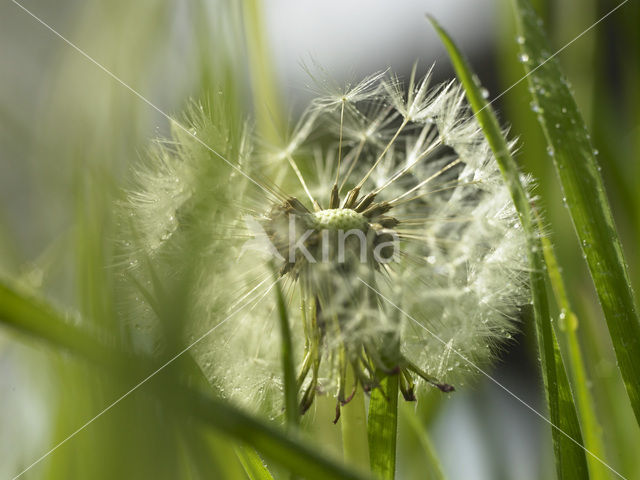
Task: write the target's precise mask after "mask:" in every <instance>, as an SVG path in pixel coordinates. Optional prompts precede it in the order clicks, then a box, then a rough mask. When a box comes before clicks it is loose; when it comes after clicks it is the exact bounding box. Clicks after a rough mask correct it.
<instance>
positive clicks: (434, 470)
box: [400, 402, 446, 480]
mask: <svg viewBox="0 0 640 480" xmlns="http://www.w3.org/2000/svg"><path fill="white" fill-rule="evenodd" d="M410 405H412V404H410V403H409V402H404V404H403V405H402V407H401V417H400V419H401V421H403V422H404V423H405V425H406V426H407V427H408V428H409V435H408V440H405V441H412V442H414V443H415V444H417V445H419V447H420V448H419V450H418V451H419V452H420V454H421V456H423V458H424V463H425V465H424V466H421V467H422V468H424V467H426V469H425V470H423V474H424V478H428V479H429V480H445V478H446V477H445V475H444V472H443V470H442V464H441V463H440V459H439V458H438V454H437V453H436V451H435V448H434V447H433V443H432V442H431V439H430V438H429V431H428V429H427V425H426V424H424V423H423V422H422V420H421V419H420V417H419V416H418V415H417V413H416V411H415V409H414V408H413V407H410Z"/></svg>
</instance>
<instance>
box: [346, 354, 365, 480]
mask: <svg viewBox="0 0 640 480" xmlns="http://www.w3.org/2000/svg"><path fill="white" fill-rule="evenodd" d="M354 383H355V375H354V373H353V369H352V367H351V365H349V366H348V367H347V377H346V382H345V384H346V386H347V387H349V386H351V385H354ZM340 424H341V426H342V453H343V455H344V460H345V462H346V463H347V465H350V466H352V467H354V468H357V469H358V470H360V471H363V472H369V471H370V470H369V442H368V439H367V412H366V409H365V405H364V393H363V392H362V388H357V390H356V393H355V395H354V396H353V398H352V399H351V401H350V402H349V403H347V404H346V405H342V406H341V408H340Z"/></svg>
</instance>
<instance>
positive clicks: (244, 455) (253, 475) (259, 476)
mask: <svg viewBox="0 0 640 480" xmlns="http://www.w3.org/2000/svg"><path fill="white" fill-rule="evenodd" d="M236 455H237V456H238V459H239V460H240V463H241V464H242V468H244V471H245V473H246V474H247V476H248V477H249V479H250V480H273V476H272V475H271V473H269V470H268V469H267V467H266V465H265V464H264V462H263V461H262V459H261V458H260V456H259V455H258V454H257V453H256V451H255V450H254V449H253V448H250V447H245V446H242V447H238V448H236Z"/></svg>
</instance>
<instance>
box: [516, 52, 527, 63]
mask: <svg viewBox="0 0 640 480" xmlns="http://www.w3.org/2000/svg"><path fill="white" fill-rule="evenodd" d="M518 61H520V62H521V63H526V62H528V61H529V55H528V54H526V53H521V54H520V55H518Z"/></svg>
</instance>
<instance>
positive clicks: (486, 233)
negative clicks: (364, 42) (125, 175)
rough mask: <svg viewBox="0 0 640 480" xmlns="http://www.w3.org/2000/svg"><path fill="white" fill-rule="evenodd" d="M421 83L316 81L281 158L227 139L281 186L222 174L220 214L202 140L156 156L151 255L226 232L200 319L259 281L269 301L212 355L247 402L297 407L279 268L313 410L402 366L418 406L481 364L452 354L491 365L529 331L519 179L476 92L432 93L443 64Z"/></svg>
mask: <svg viewBox="0 0 640 480" xmlns="http://www.w3.org/2000/svg"><path fill="white" fill-rule="evenodd" d="M415 77H416V73H415V68H414V70H413V72H412V74H411V78H410V80H409V85H408V92H407V93H406V95H405V93H404V90H403V89H402V86H401V83H400V82H399V80H398V79H397V78H395V77H392V78H391V79H390V80H389V79H387V80H383V79H382V75H381V74H376V75H374V76H371V77H368V78H367V79H365V80H364V81H363V82H361V83H359V84H357V85H356V86H355V87H351V88H346V89H342V90H336V89H334V90H330V85H329V83H328V82H326V81H318V80H317V79H316V86H318V85H319V86H320V87H322V88H323V89H324V93H323V96H322V97H321V98H319V99H317V100H315V101H313V102H312V103H311V106H310V107H309V109H308V110H307V112H306V113H305V114H304V115H303V117H302V120H301V122H300V123H299V125H298V126H297V127H296V129H295V130H294V132H293V134H292V135H291V137H290V141H289V142H288V144H287V145H286V146H285V147H284V148H283V149H282V150H281V151H279V152H277V153H276V154H271V155H269V156H268V160H265V158H266V157H261V156H258V155H255V154H252V153H251V150H250V148H249V146H248V144H249V143H250V142H247V141H246V140H245V141H238V142H237V146H236V147H235V149H234V148H231V147H228V148H227V149H228V150H230V153H231V154H232V155H233V157H232V158H237V159H238V163H241V164H242V165H243V166H244V168H245V169H247V168H248V167H250V166H251V168H252V170H251V171H250V172H249V173H251V174H253V175H254V178H255V177H256V176H259V173H260V172H261V165H262V166H264V165H268V167H269V171H270V172H271V171H276V172H277V175H276V177H277V178H278V179H281V181H280V180H278V181H277V182H276V183H277V185H275V184H271V183H270V182H268V181H267V180H266V179H261V182H262V183H263V184H264V185H263V187H264V188H262V189H256V188H254V186H253V185H252V183H251V182H247V181H246V179H244V178H242V177H241V176H235V177H233V178H228V179H226V180H225V179H224V178H223V177H220V178H218V177H216V178H218V183H217V184H216V185H218V187H219V188H220V191H221V193H220V195H222V196H223V197H224V200H227V201H228V203H224V202H221V201H218V204H217V205H211V207H210V208H211V209H212V210H215V213H214V212H213V211H212V212H207V210H206V209H204V210H203V205H206V202H205V200H206V199H209V198H210V197H209V196H210V195H212V193H211V192H212V189H214V188H215V187H214V186H211V185H209V186H208V185H206V184H205V183H203V176H202V175H201V174H202V172H209V173H210V174H211V172H212V171H213V169H216V168H217V169H218V170H217V171H219V169H220V167H219V165H217V166H213V165H212V164H211V162H212V160H211V158H210V157H209V156H208V155H204V154H203V152H201V151H200V150H199V149H197V148H196V147H195V145H194V144H195V142H194V141H192V139H189V138H176V139H175V140H176V141H177V142H178V145H179V146H178V147H175V148H169V147H168V146H160V147H159V148H158V149H156V150H155V151H154V155H153V160H154V162H155V163H156V164H155V165H154V166H151V164H148V165H147V167H144V168H143V169H142V170H140V171H139V173H138V177H139V187H140V188H139V190H138V191H134V192H133V193H131V194H130V195H129V208H130V209H131V210H132V211H133V212H135V213H136V218H135V220H136V221H137V222H138V228H139V229H140V232H141V237H142V240H143V242H142V243H143V244H145V245H146V244H149V245H154V246H150V247H149V248H147V249H146V253H147V254H148V255H149V256H151V257H152V259H153V258H156V257H157V256H158V255H159V252H161V251H162V250H163V249H164V246H165V245H167V244H171V242H178V243H179V241H180V236H181V235H183V236H187V235H191V236H194V235H196V233H197V235H201V236H202V237H203V240H202V241H201V242H200V244H207V243H208V244H209V247H207V248H206V249H205V251H206V253H205V254H204V255H203V258H202V262H200V263H201V265H198V266H196V268H197V278H198V279H199V281H198V283H197V284H196V287H195V288H196V289H197V291H196V292H193V295H192V296H193V298H194V299H196V305H195V306H194V311H196V312H198V313H199V315H198V317H199V318H205V319H207V318H209V319H210V321H214V320H213V319H212V313H211V312H214V311H215V307H216V306H218V305H224V304H227V305H228V304H230V303H232V302H233V299H234V297H235V298H245V297H244V296H242V295H246V292H253V294H252V296H251V298H255V299H256V300H255V301H254V302H255V305H253V306H252V307H251V309H248V310H246V311H245V313H244V314H243V316H242V317H239V318H237V319H235V321H233V322H228V323H226V324H225V325H222V326H221V327H220V329H219V330H217V331H216V335H215V337H212V338H210V339H208V343H207V344H206V347H203V348H201V349H200V351H199V352H198V356H199V358H200V361H201V362H202V364H203V365H207V368H206V370H207V373H208V374H209V375H210V376H211V378H212V379H213V381H214V382H216V383H217V384H218V385H219V386H221V387H224V391H225V392H228V395H229V396H230V397H233V398H235V400H237V401H239V402H241V403H243V404H244V405H246V406H250V407H252V408H263V409H264V410H266V411H268V412H269V414H270V415H275V414H277V413H278V412H279V411H280V408H281V397H282V396H281V394H280V390H281V388H282V386H281V380H280V373H279V372H280V359H279V351H280V349H279V339H278V329H277V328H276V326H275V325H277V324H276V320H275V317H274V310H275V306H274V300H273V299H272V298H271V296H270V295H268V294H267V293H266V291H265V289H266V285H265V284H263V283H262V282H264V280H265V279H266V278H268V277H269V275H270V274H271V270H270V265H272V264H273V263H274V262H275V263H276V264H277V266H278V268H279V275H280V278H281V282H282V285H283V291H284V293H285V295H286V296H287V298H288V301H289V308H290V311H291V312H290V313H291V316H292V333H293V336H294V340H295V341H296V346H297V349H296V352H295V354H296V355H297V357H296V363H297V367H298V379H297V384H298V388H299V390H300V392H299V399H300V409H301V411H305V410H307V409H308V408H309V407H310V406H311V405H312V403H313V400H314V397H315V396H316V395H317V394H318V393H323V394H325V393H326V394H332V395H335V397H336V400H337V402H338V404H339V405H343V404H345V403H347V402H348V401H349V399H350V398H351V397H352V396H353V394H354V392H355V391H356V390H357V389H362V390H364V391H365V392H367V391H371V390H372V389H374V388H376V387H377V386H378V385H379V382H380V380H381V379H382V378H383V377H384V376H387V375H398V377H399V380H400V381H399V384H400V388H401V391H402V393H403V395H404V397H405V398H406V399H408V400H412V399H415V396H416V388H418V387H419V386H421V385H422V386H425V385H427V386H429V385H430V386H433V387H436V388H439V389H440V390H442V391H445V392H448V391H451V390H453V387H452V386H451V385H454V384H455V383H456V382H458V381H460V380H461V379H462V378H463V377H464V376H466V375H467V374H469V371H468V369H467V368H465V367H464V366H463V365H460V362H459V359H458V356H457V355H454V354H452V352H459V353H461V354H462V355H464V356H465V357H466V358H469V359H471V360H472V361H474V362H475V363H476V365H481V364H483V363H486V362H488V361H489V360H490V359H491V357H492V356H493V353H494V351H495V350H496V346H497V345H498V344H499V343H500V342H501V341H505V340H507V339H509V338H511V335H512V332H513V331H514V329H515V325H514V320H513V318H514V316H515V314H516V313H517V307H518V305H521V304H523V303H525V302H526V297H527V294H528V287H527V283H526V278H527V275H526V264H525V259H526V255H525V251H526V250H525V236H524V233H523V232H522V231H521V229H518V228H516V226H517V225H518V218H517V214H516V212H515V209H514V207H513V205H512V203H511V200H510V196H509V192H508V189H507V187H506V186H505V185H504V184H503V182H502V179H501V176H500V172H499V169H498V167H497V164H496V162H495V159H494V157H493V155H492V153H491V149H490V147H489V146H488V144H487V142H486V140H485V138H484V137H483V135H482V132H481V129H480V128H479V126H478V124H477V122H476V120H475V119H474V118H473V117H472V116H471V115H470V113H469V109H468V107H467V106H466V104H465V102H464V94H463V92H462V90H461V88H460V87H459V86H457V85H456V84H454V83H453V82H450V83H447V84H445V85H441V86H437V87H435V88H431V89H430V88H429V74H427V75H426V76H425V77H424V78H423V79H422V80H419V81H418V80H416V78H415ZM320 87H319V88H320ZM331 91H333V93H331ZM195 110H198V109H195ZM207 118H208V117H207V113H206V112H204V113H202V114H201V115H200V116H195V117H194V119H193V121H192V122H191V123H192V124H193V128H195V129H196V130H197V133H198V137H199V138H202V139H204V140H205V141H206V140H207V139H209V137H210V134H211V131H212V128H213V127H214V125H212V124H211V120H210V119H209V120H208V119H207ZM312 132H313V133H314V136H313V138H312V137H311V133H312ZM216 138H218V137H216ZM318 139H322V140H323V141H322V145H324V146H323V147H321V146H320V142H319V141H318ZM512 146H513V145H512ZM240 159H243V160H242V161H241V160H240ZM309 159H311V160H309ZM314 167H315V168H314ZM154 168H155V170H154ZM310 172H312V173H310ZM211 175H212V174H211ZM216 175H218V176H219V175H221V174H220V173H217V174H216ZM169 177H170V178H171V179H172V181H171V182H169V181H168V180H167V179H168V178H169ZM204 178H206V177H204ZM174 179H178V180H179V181H178V182H175V181H173V180H174ZM178 186H179V187H178ZM265 191H266V192H269V194H265V193H264V192H265ZM152 200H153V201H152ZM152 205H153V206H152ZM161 211H162V218H169V217H168V216H167V212H168V214H169V215H170V216H171V218H174V222H173V223H171V225H170V228H169V229H168V230H167V228H166V227H167V225H166V222H165V223H164V224H162V225H157V224H156V223H157V219H158V218H161V217H160V212H161ZM203 211H204V213H203ZM221 219H224V220H225V221H224V222H223V221H222V220H221ZM165 230H167V231H170V232H171V235H170V237H169V238H166V239H163V236H162V235H161V234H159V232H164V231H165ZM194 232H196V233H194ZM213 238H216V239H219V240H215V241H214V240H213ZM247 239H249V240H247ZM152 240H155V243H154V242H153V241H152ZM158 242H159V243H158ZM365 284H366V285H370V286H373V287H375V290H377V291H379V292H381V293H382V294H383V295H385V296H386V297H387V298H392V299H394V303H395V304H396V305H398V306H400V307H401V308H402V310H403V311H405V312H407V313H409V314H410V315H411V317H413V318H414V319H416V320H417V321H418V322H419V325H416V324H415V323H414V322H413V321H412V320H410V319H409V318H407V317H404V316H398V314H397V312H396V311H393V310H390V309H389V308H388V306H387V305H386V304H385V302H383V301H381V300H380V298H378V296H377V295H376V293H375V292H373V291H372V290H371V289H370V288H367V287H366V286H365ZM241 292H245V293H244V294H241ZM294 305H297V306H295V307H294ZM422 327H426V329H425V328H422ZM428 331H432V332H435V333H436V334H437V335H438V337H439V338H440V339H441V340H443V341H444V342H445V343H444V345H443V343H442V342H441V341H440V340H438V339H436V338H434V337H433V336H431V335H430V334H429V333H428ZM348 378H349V379H354V380H353V381H352V383H349V384H348V383H347V379H348ZM420 388H422V387H420Z"/></svg>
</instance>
